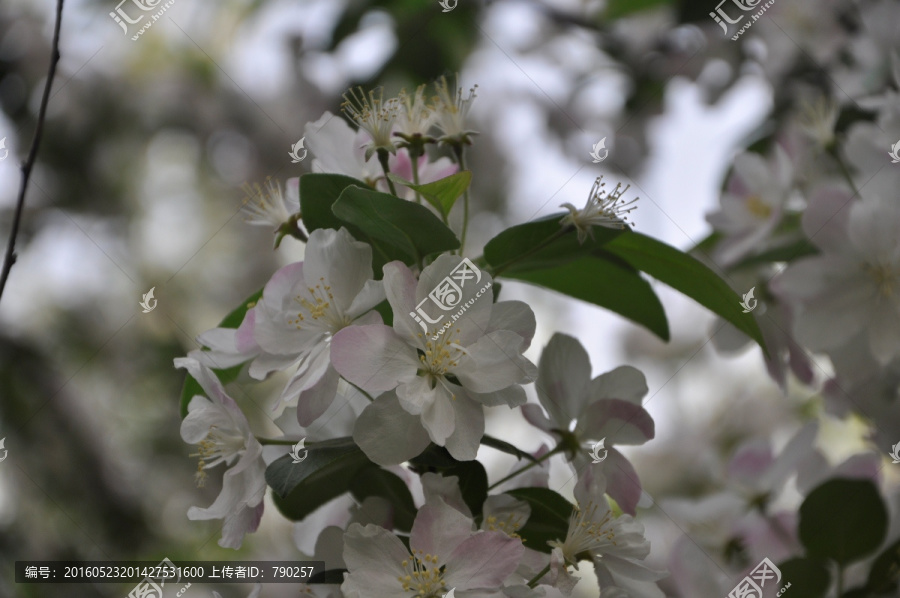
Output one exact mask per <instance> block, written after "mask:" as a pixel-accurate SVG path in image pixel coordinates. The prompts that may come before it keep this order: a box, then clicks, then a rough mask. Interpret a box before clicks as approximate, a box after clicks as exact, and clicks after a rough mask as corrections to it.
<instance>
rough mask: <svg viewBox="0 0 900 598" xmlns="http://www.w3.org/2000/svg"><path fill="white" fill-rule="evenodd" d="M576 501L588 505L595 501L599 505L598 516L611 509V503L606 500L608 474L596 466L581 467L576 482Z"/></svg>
mask: <svg viewBox="0 0 900 598" xmlns="http://www.w3.org/2000/svg"><path fill="white" fill-rule="evenodd" d="M572 493H573V494H574V495H575V501H576V502H577V503H578V504H579V505H587V504H588V503H591V502H593V503H594V504H596V505H598V509H597V515H596V516H595V517H594V519H597V517H598V516H599V517H601V518H602V517H603V516H604V514H605V513H606V512H607V511H609V504H608V503H607V502H606V497H605V496H603V495H604V494H606V476H605V475H603V472H602V471H600V469H598V468H595V467H581V468H579V471H578V481H577V482H576V483H575V490H574V491H573V492H572Z"/></svg>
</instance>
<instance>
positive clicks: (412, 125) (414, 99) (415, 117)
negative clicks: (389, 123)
mask: <svg viewBox="0 0 900 598" xmlns="http://www.w3.org/2000/svg"><path fill="white" fill-rule="evenodd" d="M398 101H399V102H400V106H401V110H400V112H399V114H398V115H397V123H396V125H395V130H394V134H399V135H400V136H401V137H403V138H404V139H406V140H407V141H409V140H410V139H412V138H414V137H417V136H418V137H427V136H428V132H429V131H430V130H431V127H432V126H434V122H435V120H436V119H437V117H438V113H437V112H436V111H435V110H434V109H433V108H432V107H431V106H429V105H428V103H427V102H426V100H425V85H419V86H418V87H417V88H416V91H415V92H414V93H412V94H410V93H409V92H407V91H406V90H405V89H402V90H400V95H399V97H398Z"/></svg>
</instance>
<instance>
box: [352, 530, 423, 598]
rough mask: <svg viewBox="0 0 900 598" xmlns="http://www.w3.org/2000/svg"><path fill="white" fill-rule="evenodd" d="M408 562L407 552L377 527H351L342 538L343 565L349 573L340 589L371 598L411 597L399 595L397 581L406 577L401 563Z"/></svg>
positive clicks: (399, 542)
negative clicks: (344, 564)
mask: <svg viewBox="0 0 900 598" xmlns="http://www.w3.org/2000/svg"><path fill="white" fill-rule="evenodd" d="M409 559H410V554H409V551H408V550H406V547H405V546H403V543H402V542H401V541H400V539H399V538H397V536H395V535H394V534H392V533H391V532H389V531H387V530H386V529H384V528H381V527H378V526H377V525H367V526H365V527H363V526H362V525H360V524H358V523H354V524H352V525H350V528H349V529H348V530H347V532H346V533H345V534H344V562H345V563H347V568H348V569H349V570H350V573H349V575H347V577H345V578H344V583H343V585H342V586H341V589H342V590H344V592H348V590H349V591H357V592H360V594H359V595H360V596H372V597H373V598H392V597H398V596H404V595H407V596H408V595H411V593H406V592H403V591H402V586H401V585H400V582H399V581H398V580H397V578H398V577H403V576H405V575H406V573H407V572H406V570H405V569H403V567H402V566H401V563H402V562H403V561H405V560H409Z"/></svg>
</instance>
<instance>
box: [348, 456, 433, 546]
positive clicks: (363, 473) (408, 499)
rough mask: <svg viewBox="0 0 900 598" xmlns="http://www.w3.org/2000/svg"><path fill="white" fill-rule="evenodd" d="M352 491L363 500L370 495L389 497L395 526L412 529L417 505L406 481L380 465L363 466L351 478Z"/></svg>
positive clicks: (404, 530)
mask: <svg viewBox="0 0 900 598" xmlns="http://www.w3.org/2000/svg"><path fill="white" fill-rule="evenodd" d="M349 488H350V493H351V494H353V497H354V498H356V500H358V501H360V502H362V501H363V500H365V499H366V498H368V497H370V496H380V497H381V498H384V499H387V501H388V502H389V503H391V507H393V509H394V527H396V528H397V529H399V530H400V531H403V532H408V531H409V530H411V529H412V525H413V520H414V519H415V518H416V505H415V503H414V502H413V498H412V494H410V492H409V488H408V487H407V485H406V482H404V481H403V480H401V479H400V478H399V477H397V476H396V475H395V474H393V473H391V472H389V471H385V470H384V469H381V468H380V467H377V466H375V467H363V468H362V469H361V470H359V471H358V472H357V473H356V475H354V476H353V478H352V479H351V480H350V484H349Z"/></svg>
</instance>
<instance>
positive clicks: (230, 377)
mask: <svg viewBox="0 0 900 598" xmlns="http://www.w3.org/2000/svg"><path fill="white" fill-rule="evenodd" d="M262 294H263V290H262V289H260V290H258V291H256V292H255V293H253V294H252V295H250V296H249V297H247V298H246V299H245V300H244V301H243V302H242V303H241V304H240V305H239V306H238V307H237V308H236V309H234V310H233V311H232V312H231V313H229V314H228V315H227V316H225V317H224V318H223V319H222V321H221V322H219V325H218V326H217V328H239V327H240V325H241V322H243V321H244V316H245V315H247V311H249V310H250V308H252V307H253V306H254V305H256V302H257V301H259V298H260V297H262ZM208 349H209V348H208V347H203V350H204V351H206V350H208ZM242 367H243V364H239V365H236V366H233V367H230V368H224V369H216V368H213V372H215V373H216V375H217V376H218V377H219V381H221V382H222V384H223V385H225V384H228V383H229V382H233V381H234V380H236V379H237V377H238V374H240V373H241V368H242ZM196 395H202V396H206V393H205V392H203V389H202V388H201V387H200V384H199V383H198V382H197V381H196V380H194V377H193V376H191V375H190V374H185V377H184V386H182V387H181V419H184V418H185V417H187V414H188V405H189V404H190V402H191V399H193V398H194V397H195V396H196Z"/></svg>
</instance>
